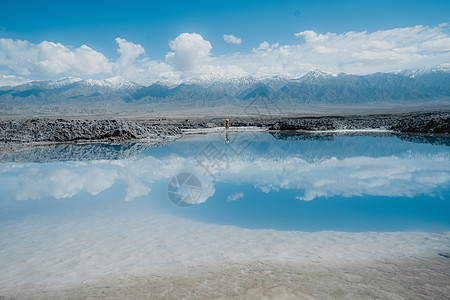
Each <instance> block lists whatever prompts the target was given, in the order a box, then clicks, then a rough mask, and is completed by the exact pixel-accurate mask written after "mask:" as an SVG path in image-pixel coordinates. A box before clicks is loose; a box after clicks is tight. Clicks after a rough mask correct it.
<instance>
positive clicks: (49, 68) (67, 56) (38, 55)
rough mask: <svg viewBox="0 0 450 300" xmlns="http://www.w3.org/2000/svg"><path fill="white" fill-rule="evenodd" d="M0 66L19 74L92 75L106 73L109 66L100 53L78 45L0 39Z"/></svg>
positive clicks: (108, 71)
mask: <svg viewBox="0 0 450 300" xmlns="http://www.w3.org/2000/svg"><path fill="white" fill-rule="evenodd" d="M0 65H5V66H7V67H8V68H10V69H11V70H13V71H15V72H17V73H18V74H21V75H31V74H47V75H51V76H54V75H59V74H62V73H66V74H73V75H84V74H86V75H93V74H99V73H110V72H111V67H112V66H111V64H110V63H109V61H108V59H107V58H106V57H105V56H104V55H103V54H102V53H100V52H97V51H95V50H93V49H92V48H90V47H88V46H86V45H82V46H81V47H79V48H75V49H70V48H68V47H66V46H64V45H62V44H60V43H53V42H47V41H43V42H42V43H39V44H33V43H30V42H28V41H21V40H12V39H0Z"/></svg>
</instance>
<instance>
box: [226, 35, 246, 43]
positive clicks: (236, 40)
mask: <svg viewBox="0 0 450 300" xmlns="http://www.w3.org/2000/svg"><path fill="white" fill-rule="evenodd" d="M223 40H224V41H225V42H227V43H228V44H235V45H240V44H241V43H242V40H241V39H240V38H238V37H236V36H234V35H232V34H229V35H228V34H224V35H223Z"/></svg>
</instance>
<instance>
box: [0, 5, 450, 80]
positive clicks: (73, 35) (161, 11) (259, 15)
mask: <svg viewBox="0 0 450 300" xmlns="http://www.w3.org/2000/svg"><path fill="white" fill-rule="evenodd" d="M0 5H1V12H0V38H4V39H12V40H25V41H28V42H29V43H31V44H32V45H38V44H39V43H41V42H43V41H48V42H54V43H60V44H62V45H64V46H65V47H68V48H69V49H76V48H78V47H80V46H82V45H87V46H88V47H90V48H91V49H93V50H95V51H96V52H99V53H101V54H103V55H104V56H105V57H106V58H107V59H108V61H109V62H116V61H117V60H118V59H119V57H120V54H119V53H118V45H117V43H116V41H115V39H116V38H117V37H120V38H122V39H124V40H126V41H128V42H131V43H133V44H137V45H141V46H142V47H143V48H144V49H145V55H144V54H140V55H141V56H140V57H136V59H139V58H140V59H142V57H143V56H145V57H147V58H148V59H150V60H152V61H155V62H162V63H169V67H174V68H175V70H172V71H175V72H176V71H181V70H180V69H179V68H178V67H177V65H176V63H174V62H173V61H172V62H171V63H170V62H168V61H167V59H166V55H167V53H168V52H171V51H173V49H171V48H170V46H169V41H172V40H174V39H175V38H177V37H178V36H179V35H180V34H182V33H197V34H198V35H200V36H201V37H202V38H203V39H204V40H205V41H208V42H209V43H210V45H211V49H209V50H208V49H206V51H207V53H205V55H206V56H207V57H212V58H217V57H221V59H222V60H223V56H224V55H225V56H227V55H228V56H230V55H233V57H234V60H233V61H234V62H235V63H236V66H239V67H240V66H241V65H245V63H237V62H236V59H237V58H236V56H235V54H236V53H241V54H244V55H246V54H249V53H252V50H253V49H256V48H258V47H259V45H261V43H263V42H267V43H268V44H269V45H276V44H277V43H278V46H280V47H282V46H285V45H289V46H292V45H296V44H299V43H302V41H303V40H302V38H299V37H298V36H295V35H294V34H295V33H300V32H304V31H306V30H311V31H314V32H315V33H317V34H327V33H335V34H344V33H346V32H351V31H355V32H364V31H367V32H368V33H373V32H376V31H384V30H390V29H397V28H409V27H414V26H416V25H423V26H425V27H427V28H436V27H437V26H439V25H440V24H443V23H446V22H450V1H443V0H442V1H441V0H437V1H403V0H400V1H283V2H281V3H280V2H279V1H235V0H231V1H158V2H155V1H135V0H130V1H120V2H119V1H84V0H80V1H75V2H69V1H18V0H15V1H14V0H3V1H2V2H1V4H0ZM440 31H441V32H444V33H445V34H446V35H448V32H449V30H448V26H447V27H441V28H440ZM224 34H232V35H234V36H236V37H238V38H240V39H241V40H242V43H241V44H238V45H237V44H230V43H226V42H225V41H224V39H223V35H224ZM444 38H445V37H444ZM440 40H441V42H445V40H444V41H442V36H441V37H440ZM434 43H435V41H434ZM32 45H31V46H32ZM403 46H404V45H403ZM8 47H9V48H11V47H12V46H11V47H10V46H8ZM8 47H7V46H4V47H3V48H1V47H0V70H3V74H6V73H7V74H8V75H14V76H22V77H24V78H37V77H51V78H54V77H61V76H66V75H73V76H79V77H86V76H88V77H92V76H93V74H94V75H95V76H97V77H98V76H100V77H102V76H103V77H104V74H103V73H105V74H113V75H118V73H117V72H116V73H114V72H112V71H109V69H108V68H107V67H105V68H103V67H101V68H99V69H98V70H102V72H96V71H90V72H87V74H82V72H80V71H79V70H78V71H73V70H72V69H71V68H65V69H64V68H63V69H61V72H56V71H55V70H50V71H48V70H45V69H42V67H39V68H37V67H30V68H27V69H28V71H23V68H22V69H21V68H19V67H14V66H13V67H11V66H12V65H14V62H11V59H9V60H7V59H3V61H2V58H1V52H2V51H3V52H6V51H7V50H5V48H8ZM183 49H184V48H183ZM434 50H436V49H434ZM444 50H445V49H444ZM195 51H197V50H195ZM181 56H182V55H181ZM181 56H180V57H181ZM180 59H181V58H180ZM296 59H297V58H296ZM304 59H305V60H307V59H308V58H307V57H305V58H304ZM42 60H43V58H41V61H42ZM238 60H239V59H238ZM169 61H170V60H169ZM246 62H248V60H246ZM435 62H437V63H447V56H446V57H445V58H440V59H437V60H433V62H432V63H435ZM198 63H199V62H198V61H197V60H195V59H194V60H193V61H192V64H190V65H193V64H196V65H198ZM221 63H223V64H224V65H230V64H232V62H230V61H227V62H221ZM427 64H431V62H429V61H426V62H423V65H427ZM402 66H403V65H402ZM402 66H399V67H402ZM421 66H422V65H418V66H415V65H414V64H413V65H412V67H421ZM166 67H167V66H159V67H158V68H159V69H158V70H159V72H163V71H161V70H160V69H161V68H166ZM214 67H217V64H216V65H214ZM316 67H317V68H321V69H323V68H324V66H320V65H317V66H305V67H304V68H300V67H299V68H297V69H296V70H294V71H292V70H291V71H289V70H286V71H285V73H301V72H300V70H301V71H302V72H303V71H306V70H307V69H311V68H316ZM145 68H146V70H147V69H149V67H148V66H146V67H145ZM30 69H33V71H31V72H29V71H30ZM181 69H183V68H181ZM242 69H243V70H244V73H246V74H256V73H258V72H259V73H261V71H260V70H258V71H255V70H256V69H255V67H243V68H242ZM329 69H330V70H329V71H330V72H334V71H335V69H336V70H337V68H332V67H330V68H329ZM105 70H106V71H105ZM208 70H209V71H208V72H211V68H209V69H208ZM103 71H105V72H103ZM190 71H192V70H190ZM339 71H346V72H349V71H350V72H353V73H358V72H359V71H358V70H356V71H352V69H351V68H349V69H348V70H347V69H345V68H343V69H342V70H339ZM371 71H373V68H368V69H367V70H361V71H360V72H359V73H364V72H371ZM375 71H376V70H375ZM380 71H389V70H385V69H383V68H380ZM164 72H166V71H164ZM167 72H168V71H167ZM167 72H166V73H165V74H166V75H165V77H164V76H162V77H161V76H160V77H161V78H163V77H164V78H166V79H167V78H169V77H170V76H172V75H167V74H168V73H167ZM208 72H207V73H208ZM214 72H216V71H214ZM224 72H225V73H227V74H228V73H230V72H231V71H229V70H225V71H224ZM280 72H281V73H283V72H284V71H283V70H277V71H275V70H274V71H271V72H269V73H271V74H272V73H273V74H275V75H277V74H278V73H280ZM119 73H120V72H119ZM125 73H126V72H121V73H120V75H121V76H124V77H127V76H126V74H125ZM181 73H189V74H191V73H192V72H186V68H184V70H182V71H181ZM194 73H195V72H194ZM200 73H203V74H204V73H205V70H203V71H202V72H200ZM200 73H199V70H197V72H196V76H198V74H200ZM216 73H217V72H216ZM241 73H242V72H241ZM259 73H258V74H259ZM191 75H192V74H191ZM278 75H279V74H278ZM95 76H94V77H95ZM183 76H184V77H186V76H187V77H189V76H190V75H189V76H188V75H186V74H181V75H180V74H178V75H176V76H175V77H176V78H177V80H183V78H184V77H183ZM175 77H173V78H175ZM171 78H172V77H171ZM130 79H133V78H130ZM147 80H149V81H152V80H155V79H154V78H153V79H152V78H148V79H147Z"/></svg>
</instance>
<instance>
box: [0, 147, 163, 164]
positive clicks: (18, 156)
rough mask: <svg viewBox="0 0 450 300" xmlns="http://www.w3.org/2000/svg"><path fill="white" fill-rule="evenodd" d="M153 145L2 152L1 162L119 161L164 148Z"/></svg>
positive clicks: (36, 148) (43, 148) (51, 148)
mask: <svg viewBox="0 0 450 300" xmlns="http://www.w3.org/2000/svg"><path fill="white" fill-rule="evenodd" d="M162 145H164V144H163V143H156V144H155V143H152V144H137V143H130V144H68V145H67V144H66V145H57V146H39V147H29V148H21V149H14V150H11V151H0V162H34V163H44V162H55V161H90V160H117V159H126V158H132V157H135V156H137V155H138V154H139V153H141V152H142V151H144V150H145V149H148V148H151V147H157V146H162Z"/></svg>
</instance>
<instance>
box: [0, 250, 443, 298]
mask: <svg viewBox="0 0 450 300" xmlns="http://www.w3.org/2000/svg"><path fill="white" fill-rule="evenodd" d="M449 295H450V258H446V257H442V256H437V257H432V258H431V257H424V258H416V257H408V258H403V259H398V260H392V259H391V260H377V261H363V262H357V263H355V262H353V263H345V264H342V263H323V262H321V261H319V260H318V261H314V262H311V263H296V262H263V261H250V262H245V263H218V264H206V265H196V266H187V265H184V266H183V265H179V266H175V267H172V268H166V269H162V270H159V271H158V272H152V273H135V274H127V273H125V274H121V275H120V276H110V277H108V278H105V279H102V280H99V281H96V282H91V283H84V284H75V285H60V286H35V287H33V288H28V289H21V290H16V291H11V292H9V293H6V294H5V295H4V296H0V299H448V297H449Z"/></svg>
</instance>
